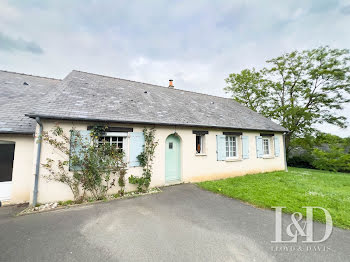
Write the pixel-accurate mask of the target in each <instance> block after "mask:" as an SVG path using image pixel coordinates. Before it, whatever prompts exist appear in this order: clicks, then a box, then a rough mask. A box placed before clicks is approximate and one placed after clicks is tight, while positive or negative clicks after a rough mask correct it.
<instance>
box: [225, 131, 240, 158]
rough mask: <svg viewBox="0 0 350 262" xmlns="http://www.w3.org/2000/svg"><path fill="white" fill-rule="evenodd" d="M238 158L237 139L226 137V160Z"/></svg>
mask: <svg viewBox="0 0 350 262" xmlns="http://www.w3.org/2000/svg"><path fill="white" fill-rule="evenodd" d="M233 157H237V137H236V136H226V158H233Z"/></svg>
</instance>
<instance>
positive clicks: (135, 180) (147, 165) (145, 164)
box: [129, 128, 158, 192]
mask: <svg viewBox="0 0 350 262" xmlns="http://www.w3.org/2000/svg"><path fill="white" fill-rule="evenodd" d="M155 132H156V130H155V129H154V128H151V129H150V130H148V129H147V128H144V129H143V135H144V138H145V144H144V146H143V151H142V152H141V154H140V155H138V156H137V159H138V161H139V163H140V165H141V166H142V176H141V177H137V176H133V175H131V176H130V177H129V183H130V184H136V185H137V190H138V191H140V192H142V191H146V190H147V189H148V187H149V185H150V183H151V178H152V167H153V161H154V153H155V149H156V147H157V146H158V141H155Z"/></svg>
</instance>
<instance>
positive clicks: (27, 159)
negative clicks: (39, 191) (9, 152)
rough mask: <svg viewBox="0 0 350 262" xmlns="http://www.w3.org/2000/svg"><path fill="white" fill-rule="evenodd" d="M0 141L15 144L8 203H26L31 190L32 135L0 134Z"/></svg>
mask: <svg viewBox="0 0 350 262" xmlns="http://www.w3.org/2000/svg"><path fill="white" fill-rule="evenodd" d="M0 141H1V142H14V143H15V155H14V161H13V170H12V189H11V199H10V200H9V201H8V203H10V204H15V203H16V204H17V203H23V202H28V201H29V198H30V190H31V178H32V165H33V147H34V138H33V136H32V135H5V134H0Z"/></svg>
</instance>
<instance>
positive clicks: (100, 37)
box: [0, 0, 350, 137]
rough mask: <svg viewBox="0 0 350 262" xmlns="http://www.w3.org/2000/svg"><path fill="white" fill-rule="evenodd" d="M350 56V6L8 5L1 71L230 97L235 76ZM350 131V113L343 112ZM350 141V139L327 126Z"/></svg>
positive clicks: (344, 2)
mask: <svg viewBox="0 0 350 262" xmlns="http://www.w3.org/2000/svg"><path fill="white" fill-rule="evenodd" d="M321 45H329V46H330V47H332V48H350V0H339V1H338V0H333V1H328V0H313V1H308V0H304V1H294V0H291V1H289V0H284V1H278V0H275V1H270V0H264V1H259V0H249V1H248V0H246V1H243V0H242V1H240V0H234V1H233V0H232V1H212V0H207V1H206V0H201V1H196V0H192V1H175V0H172V1H156V0H147V1H130V0H129V1H122V0H120V1H116V0H113V1H112V0H99V1H97V0H95V1H93V0H75V1H71V0H57V1H56V0H52V1H49V0H47V1H42V0H37V1H35V0H26V1H23V0H18V1H10V0H8V1H7V0H1V1H0V69H2V70H7V71H15V72H21V73H27V74H34V75H40V76H47V77H54V78H61V79H62V78H64V77H65V76H66V75H67V74H68V73H69V72H70V71H72V70H73V69H75V70H81V71H86V72H92V73H97V74H103V75H109V76H115V77H120V78H125V79H130V80H135V81H141V82H146V83H153V84H158V85H162V86H167V85H168V80H169V79H173V80H174V85H175V88H179V89H185V90H190V91H196V92H201V93H207V94H212V95H218V96H225V97H228V96H229V95H228V94H225V92H224V91H223V88H224V87H225V85H226V84H225V81H224V79H225V78H227V77H228V75H229V74H230V73H238V72H240V71H241V70H243V69H245V68H252V67H255V68H257V69H259V68H262V67H264V66H266V63H265V61H266V60H268V59H271V58H274V57H276V56H279V55H281V54H283V53H285V52H291V51H293V50H303V49H309V48H316V47H319V46H321ZM342 114H343V115H345V116H346V117H347V118H348V119H349V122H350V105H347V106H346V107H345V108H344V110H343V112H342ZM319 129H320V130H321V131H324V132H331V133H334V134H337V135H340V136H343V137H344V136H350V129H349V128H347V129H340V128H337V127H334V126H330V125H322V126H319Z"/></svg>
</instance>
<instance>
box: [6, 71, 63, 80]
mask: <svg viewBox="0 0 350 262" xmlns="http://www.w3.org/2000/svg"><path fill="white" fill-rule="evenodd" d="M0 72H5V73H10V74H17V75H24V76H32V77H38V78H45V79H50V80H59V81H61V80H62V79H59V78H53V77H47V76H38V75H31V74H25V73H18V72H13V71H7V70H2V69H0Z"/></svg>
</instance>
